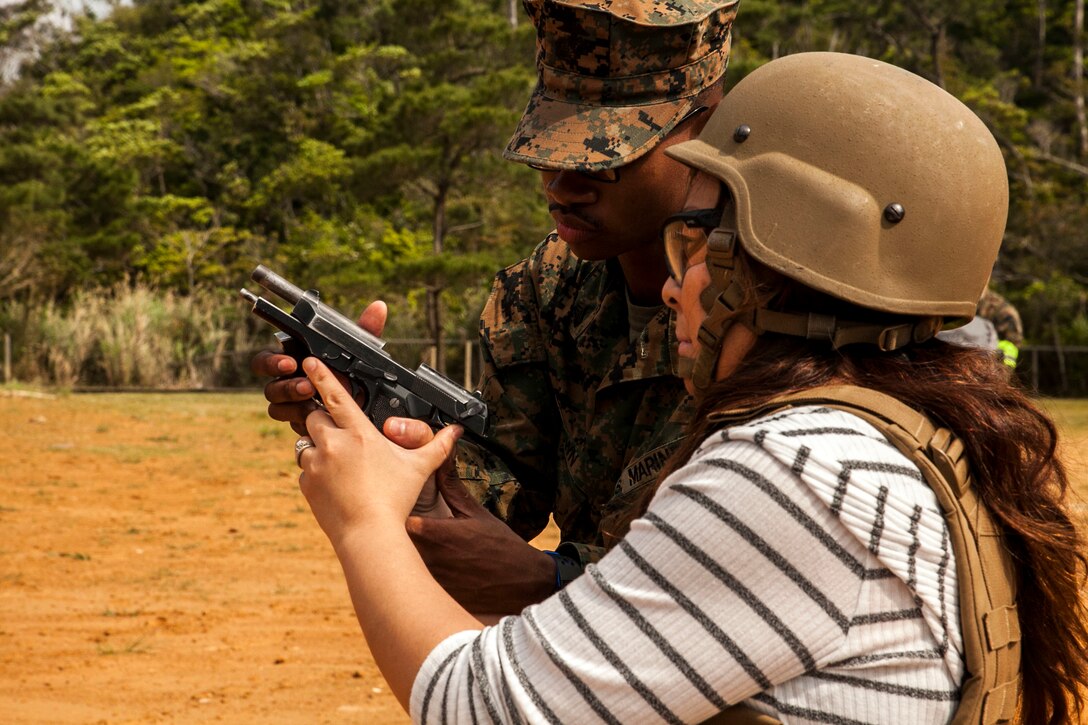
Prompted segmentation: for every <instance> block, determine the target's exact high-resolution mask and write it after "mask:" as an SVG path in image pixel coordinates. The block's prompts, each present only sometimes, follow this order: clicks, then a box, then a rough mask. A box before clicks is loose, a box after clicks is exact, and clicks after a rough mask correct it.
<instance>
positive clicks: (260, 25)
mask: <svg viewBox="0 0 1088 725" xmlns="http://www.w3.org/2000/svg"><path fill="white" fill-rule="evenodd" d="M1083 1H1084V0H1067V1H1066V2H1048V0H1033V1H1031V2H1029V1H1028V0H1004V1H999V0H916V1H915V2H913V3H909V4H908V3H903V2H898V1H897V0H878V1H876V2H868V3H858V2H854V1H853V0H813V1H811V2H804V1H802V0H788V1H785V2H778V1H772V0H742V8H741V12H740V16H739V19H738V24H737V28H736V44H735V52H734V56H733V62H732V66H731V70H730V82H735V81H736V80H738V79H739V78H741V77H743V75H744V74H745V73H747V72H748V71H750V70H751V69H752V68H754V67H756V66H758V65H759V64H760V63H763V62H766V61H767V60H768V59H770V58H773V57H775V56H778V55H783V54H787V53H793V52H799V51H805V50H828V49H832V50H839V51H846V52H853V53H860V54H864V55H869V56H872V57H877V58H881V59H884V60H888V61H890V62H893V63H896V64H899V65H902V66H904V67H906V68H908V69H910V70H912V71H915V72H917V73H920V74H922V75H923V76H925V77H927V78H929V79H931V80H933V81H935V82H937V83H939V84H941V85H942V86H944V87H945V88H947V89H948V90H949V91H950V92H952V93H954V94H956V95H957V96H958V97H960V98H961V99H963V100H964V101H965V102H966V103H967V104H968V105H969V106H971V107H972V108H973V109H974V110H975V111H976V112H977V113H978V114H979V115H980V116H981V117H982V118H983V119H984V120H985V121H986V122H987V124H988V125H989V126H990V128H991V129H992V130H993V132H994V134H995V136H996V137H997V138H998V139H999V141H1000V143H1001V144H1002V147H1003V150H1004V152H1005V155H1006V160H1007V162H1008V166H1009V174H1010V182H1011V186H1012V193H1013V204H1012V211H1011V214H1010V224H1009V230H1008V233H1007V238H1006V241H1005V246H1004V251H1003V254H1002V259H1001V262H1000V265H999V267H998V269H997V270H996V274H995V281H996V285H997V287H998V288H999V289H1001V290H1002V291H1004V292H1005V293H1006V294H1007V295H1008V296H1009V297H1010V299H1012V300H1013V301H1014V302H1015V303H1017V304H1018V306H1019V307H1020V308H1021V311H1022V313H1023V315H1024V318H1025V323H1026V325H1027V332H1028V338H1029V341H1030V342H1036V343H1050V344H1053V343H1054V342H1059V343H1062V344H1065V345H1069V344H1088V314H1086V310H1085V305H1086V302H1085V300H1086V292H1085V291H1086V289H1088V244H1085V242H1086V236H1088V233H1086V231H1085V230H1086V229H1088V185H1086V181H1088V127H1086V121H1085V118H1084V93H1085V88H1084V79H1083V52H1082V51H1081V50H1078V48H1079V46H1081V44H1082V43H1083V24H1084V20H1083ZM510 7H511V3H510V0H344V1H342V2H332V1H331V0H295V1H294V2H286V1H285V0H200V1H198V0H190V1H188V2H186V1H183V0H135V2H134V3H133V4H131V5H127V4H126V5H119V6H116V7H114V9H113V10H112V11H111V12H109V13H108V14H104V15H103V16H102V17H97V18H96V17H93V16H87V17H82V18H78V19H77V20H76V22H75V24H74V26H73V28H72V31H71V32H56V31H50V30H48V29H47V28H48V27H49V26H43V25H42V24H41V23H35V20H36V19H38V18H39V17H40V16H42V14H43V13H45V12H46V11H48V10H49V8H50V3H48V2H46V1H45V0H25V1H23V2H16V3H12V4H7V5H5V6H3V7H0V68H4V67H5V65H6V64H7V62H8V61H11V60H13V59H17V58H30V60H24V62H23V64H22V66H21V71H20V72H19V73H18V74H17V75H10V76H9V77H8V78H7V80H6V81H5V82H4V83H3V85H2V86H0V324H4V323H5V318H6V319H7V326H8V327H14V328H15V329H16V330H17V331H18V330H20V329H24V328H25V327H26V325H25V324H24V325H23V327H20V326H19V325H17V324H14V322H13V320H12V318H14V317H17V316H19V315H22V316H23V317H24V318H25V317H26V316H27V315H28V314H29V313H28V312H27V311H28V310H30V309H35V308H37V307H41V306H43V305H45V304H46V303H49V304H50V305H57V306H59V308H61V309H63V308H64V306H65V305H68V304H70V303H71V302H72V301H73V300H74V299H75V291H76V290H80V289H83V290H88V289H90V290H113V291H114V293H116V291H117V290H118V289H121V288H124V287H126V286H127V287H128V288H129V289H136V288H137V287H140V288H141V289H149V290H151V291H153V292H154V291H157V292H159V293H161V294H163V295H166V294H168V293H169V294H171V295H176V296H180V297H187V296H189V297H196V298H200V296H201V295H205V294H208V293H209V291H210V290H219V291H223V290H236V289H237V288H238V287H239V286H240V285H241V284H242V283H244V282H245V280H246V278H247V274H248V272H249V270H250V269H251V268H252V267H253V266H254V265H255V264H256V263H257V262H264V263H266V264H268V265H270V266H272V267H273V268H276V269H277V271H280V272H281V273H283V274H285V275H287V276H289V277H293V278H295V279H297V280H298V281H300V282H304V283H305V284H307V285H311V286H317V287H319V288H320V289H322V291H323V292H324V293H325V295H326V297H327V298H329V299H331V300H332V301H333V302H335V303H337V304H341V305H343V306H344V308H345V309H346V310H348V311H350V312H355V311H357V310H358V309H360V308H361V306H362V304H363V302H364V301H366V300H369V299H373V298H375V297H379V296H382V297H385V298H388V299H392V300H396V301H398V302H400V303H401V304H398V306H397V309H396V313H397V314H396V320H395V323H394V325H395V326H394V328H393V329H392V330H391V331H390V334H394V335H397V334H399V335H403V336H424V335H425V336H427V337H431V338H433V337H434V336H435V335H436V334H437V333H438V332H443V333H444V334H453V335H454V336H457V335H463V334H469V335H471V334H472V330H473V329H474V327H475V320H474V318H475V314H476V312H477V311H478V309H479V307H480V305H481V304H482V298H483V295H484V294H485V293H486V288H487V283H488V280H489V278H490V275H491V273H492V272H493V271H494V270H495V269H498V268H499V267H501V266H504V265H505V264H508V263H510V262H512V261H514V260H516V259H518V258H520V257H521V256H523V255H524V254H525V253H526V252H527V251H528V249H529V248H530V247H531V245H532V244H534V243H535V242H536V241H538V240H539V239H540V238H541V237H542V235H543V233H544V232H546V231H547V230H548V228H549V220H548V217H547V214H546V211H545V209H544V205H543V204H541V203H540V194H539V190H538V188H537V185H538V181H537V179H536V176H535V174H534V173H533V172H532V171H530V170H528V169H526V168H524V167H520V166H517V165H514V164H510V163H508V162H504V161H503V160H502V159H501V157H500V151H501V149H502V147H503V146H504V144H505V142H506V140H507V138H508V136H509V133H510V132H511V131H512V129H513V127H514V124H515V122H516V119H517V117H518V114H519V113H520V112H521V109H522V108H523V107H524V103H525V101H526V100H527V98H528V94H529V91H530V89H531V87H532V84H533V81H534V72H533V66H532V61H533V32H532V28H531V27H529V25H528V24H527V23H526V22H525V20H524V16H523V15H522V14H515V16H513V17H511V12H510ZM28 52H29V53H30V55H25V54H26V53H28ZM950 243H954V240H950ZM119 286H120V287H119ZM215 298H216V299H220V300H222V296H221V295H216V296H215ZM5 305H6V306H5ZM239 307H240V305H239ZM51 309H52V308H51ZM5 310H6V311H5ZM224 319H227V320H228V323H227V324H246V323H244V322H243V320H244V315H243V314H239V315H238V316H237V317H236V318H233V319H234V322H233V323H230V322H229V319H230V318H229V316H228V317H227V318H224ZM24 323H25V320H24Z"/></svg>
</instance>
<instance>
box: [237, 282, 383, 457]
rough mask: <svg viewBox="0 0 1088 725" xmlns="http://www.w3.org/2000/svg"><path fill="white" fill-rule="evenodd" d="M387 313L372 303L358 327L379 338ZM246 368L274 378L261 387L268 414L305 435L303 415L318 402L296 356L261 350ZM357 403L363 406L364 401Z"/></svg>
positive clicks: (259, 375)
mask: <svg viewBox="0 0 1088 725" xmlns="http://www.w3.org/2000/svg"><path fill="white" fill-rule="evenodd" d="M388 314H389V310H388V308H387V307H386V304H385V302H382V301H381V300H377V301H375V302H371V303H370V304H369V305H367V307H366V309H365V310H363V313H362V314H361V315H359V326H360V327H362V328H363V329H364V330H366V331H367V332H370V333H372V334H374V335H378V336H379V337H380V336H381V334H382V330H384V329H385V322H386V318H387V317H388ZM249 368H250V370H252V371H253V374H254V375H256V376H258V377H262V378H273V380H272V381H270V382H269V383H268V384H267V385H265V386H264V397H265V399H266V400H267V401H268V403H269V405H268V416H269V417H270V418H272V419H273V420H281V421H284V422H285V423H290V424H291V428H292V429H293V430H294V431H295V432H296V433H298V434H299V435H306V416H308V415H309V414H310V413H312V412H313V411H314V410H316V409H317V404H316V403H315V402H314V400H313V396H314V392H315V391H314V386H313V384H312V383H311V382H310V381H309V379H307V378H306V377H305V376H302V373H301V371H300V370H299V369H298V365H297V363H296V362H295V359H294V358H292V357H291V356H290V355H284V354H283V353H281V352H280V351H278V350H271V349H269V350H261V351H260V352H258V353H257V354H256V355H254V356H253V359H252V360H251V361H250V365H249ZM358 402H359V404H360V405H363V404H365V402H366V401H365V400H360V401H358Z"/></svg>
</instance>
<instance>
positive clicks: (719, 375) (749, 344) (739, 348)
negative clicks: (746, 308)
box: [714, 324, 759, 380]
mask: <svg viewBox="0 0 1088 725" xmlns="http://www.w3.org/2000/svg"><path fill="white" fill-rule="evenodd" d="M758 338H759V336H758V335H756V333H754V332H752V330H751V329H750V328H748V327H747V326H746V325H742V324H733V325H730V326H729V329H728V330H726V332H725V338H724V339H723V340H722V351H721V352H720V353H718V365H717V367H715V368H714V379H715V380H725V379H726V378H728V377H729V376H730V375H732V374H733V373H735V372H736V371H737V369H738V368H740V366H741V365H743V364H744V358H745V357H746V356H747V355H748V353H749V352H750V351H751V350H752V348H753V347H754V346H755V344H756V340H757V339H758Z"/></svg>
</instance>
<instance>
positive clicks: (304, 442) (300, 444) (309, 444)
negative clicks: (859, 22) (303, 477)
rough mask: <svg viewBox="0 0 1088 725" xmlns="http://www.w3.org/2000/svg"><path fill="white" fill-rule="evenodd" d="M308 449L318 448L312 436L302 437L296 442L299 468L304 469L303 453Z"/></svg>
mask: <svg viewBox="0 0 1088 725" xmlns="http://www.w3.org/2000/svg"><path fill="white" fill-rule="evenodd" d="M307 448H316V446H315V445H314V439H313V438H311V437H310V436H302V437H301V438H299V439H298V440H297V441H295V463H297V464H298V467H299V468H302V452H303V451H304V450H306V449H307Z"/></svg>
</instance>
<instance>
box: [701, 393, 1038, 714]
mask: <svg viewBox="0 0 1088 725" xmlns="http://www.w3.org/2000/svg"><path fill="white" fill-rule="evenodd" d="M802 405H826V406H829V407H833V408H839V409H842V410H846V411H849V412H850V413H853V414H855V415H857V416H858V417H860V418H862V419H864V420H866V421H868V422H869V423H871V424H872V425H873V426H874V427H876V429H877V430H879V431H880V432H882V433H883V434H884V435H885V436H886V437H887V438H888V440H889V441H890V442H891V443H892V445H894V446H895V447H896V448H898V449H899V450H900V451H901V452H902V453H903V454H904V455H906V456H907V457H908V458H910V459H911V460H912V461H914V463H916V464H917V465H918V467H919V469H920V470H921V472H922V475H923V476H925V479H926V482H927V483H928V484H929V485H930V487H931V488H932V489H933V491H934V493H936V495H937V500H938V501H939V503H940V505H941V509H942V510H943V511H944V514H945V520H946V521H947V522H948V529H949V534H950V536H951V540H952V550H953V552H954V554H955V557H956V577H957V580H958V582H959V596H960V624H961V626H962V628H963V645H964V657H965V659H966V661H967V678H966V680H965V681H964V683H963V686H962V688H961V694H960V703H959V706H958V707H957V708H956V712H955V714H954V715H953V717H952V723H953V725H968V724H970V725H997V724H998V723H1005V722H1011V721H1012V720H1013V719H1014V718H1015V716H1016V712H1017V706H1018V703H1019V699H1020V618H1019V613H1018V611H1017V608H1016V570H1015V567H1014V565H1013V562H1012V558H1011V556H1010V555H1009V552H1008V550H1007V549H1006V547H1005V545H1004V540H1003V537H1002V531H1001V527H1000V526H999V525H998V524H997V522H995V521H994V519H993V517H992V515H991V514H990V512H989V510H988V509H987V508H986V506H985V505H984V504H983V503H982V501H981V500H980V499H979V496H978V492H977V491H976V490H975V487H974V485H973V481H972V477H971V471H970V468H969V465H968V461H967V459H966V457H965V456H964V449H963V444H962V443H961V442H960V441H959V439H958V438H956V437H955V435H954V434H952V433H951V431H949V430H948V429H946V428H936V427H935V426H934V425H933V424H932V423H931V422H930V420H929V419H928V418H927V417H926V416H924V415H922V414H921V413H919V412H918V411H916V410H914V409H912V408H910V407H908V406H906V405H904V404H903V403H901V402H899V401H898V400H896V399H894V398H892V397H890V396H887V395H884V394H883V393H879V392H877V391H875V390H869V389H866V388H860V387H856V386H852V385H835V386H826V387H822V388H813V389H811V390H806V391H804V392H802V393H796V394H793V395H786V396H782V397H780V398H775V399H774V400H771V401H769V402H768V403H766V404H765V405H762V406H759V407H758V408H751V409H746V410H729V411H721V412H717V413H713V414H712V415H711V416H710V420H711V421H712V422H719V423H723V424H725V425H737V424H739V423H741V422H744V421H748V420H752V419H753V418H757V417H759V416H762V415H766V414H768V413H771V412H773V411H775V410H780V409H782V408H789V407H796V406H802ZM753 714H758V713H755V711H754V710H750V709H749V708H747V707H745V706H743V705H740V706H737V707H734V708H730V709H729V710H726V711H724V712H721V713H719V714H718V715H716V716H714V717H713V718H711V719H710V720H706V721H705V723H704V725H734V724H737V725H743V724H745V723H760V722H762V723H774V722H777V721H775V720H773V719H766V720H756V719H752V717H753ZM762 717H766V716H762ZM745 718H748V719H745Z"/></svg>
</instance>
